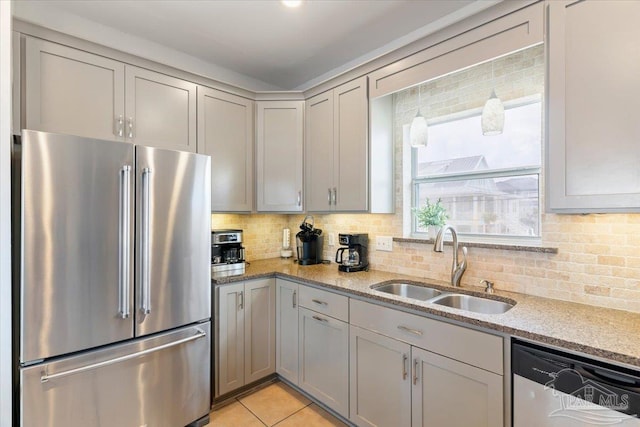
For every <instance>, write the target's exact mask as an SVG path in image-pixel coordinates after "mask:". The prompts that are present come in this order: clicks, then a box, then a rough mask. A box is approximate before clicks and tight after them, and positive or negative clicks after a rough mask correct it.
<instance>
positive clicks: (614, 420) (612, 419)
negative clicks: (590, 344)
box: [511, 340, 640, 427]
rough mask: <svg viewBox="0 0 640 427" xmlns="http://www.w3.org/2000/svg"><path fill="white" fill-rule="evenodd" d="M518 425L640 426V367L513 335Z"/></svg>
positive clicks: (514, 394)
mask: <svg viewBox="0 0 640 427" xmlns="http://www.w3.org/2000/svg"><path fill="white" fill-rule="evenodd" d="M511 358H512V360H511V367H512V372H513V374H512V384H513V400H512V402H513V412H512V413H513V426H514V427H547V426H549V427H565V426H569V427H584V426H603V425H613V426H625V427H627V426H634V427H638V426H640V419H639V418H638V416H639V414H640V372H638V371H634V370H631V369H626V368H622V367H618V366H614V365H611V364H608V363H604V362H599V361H594V360H591V359H588V358H585V357H581V356H576V355H572V354H569V353H565V352H562V351H557V350H552V349H548V348H545V347H541V346H538V345H535V344H531V343H527V342H524V341H517V340H514V342H513V344H512V349H511Z"/></svg>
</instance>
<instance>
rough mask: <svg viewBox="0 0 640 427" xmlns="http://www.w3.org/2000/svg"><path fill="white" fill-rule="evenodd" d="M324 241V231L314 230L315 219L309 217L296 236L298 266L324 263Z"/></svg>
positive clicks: (305, 219)
mask: <svg viewBox="0 0 640 427" xmlns="http://www.w3.org/2000/svg"><path fill="white" fill-rule="evenodd" d="M309 221H311V222H309ZM323 240H324V239H323V236H322V230H320V229H319V228H314V227H313V217H312V216H311V215H307V216H306V217H305V218H304V220H303V221H302V224H300V231H299V232H298V234H296V250H297V255H298V264H300V265H313V264H320V263H321V262H322V243H323Z"/></svg>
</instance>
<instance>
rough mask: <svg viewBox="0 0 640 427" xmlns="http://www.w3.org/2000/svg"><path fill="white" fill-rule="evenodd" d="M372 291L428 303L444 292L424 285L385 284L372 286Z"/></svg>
mask: <svg viewBox="0 0 640 427" xmlns="http://www.w3.org/2000/svg"><path fill="white" fill-rule="evenodd" d="M371 289H373V290H374V291H378V292H384V293H387V294H391V295H399V296H402V297H407V298H413V299H417V300H420V301H426V300H428V299H431V298H434V297H437V296H438V295H441V294H442V292H441V291H439V290H437V289H433V288H429V287H427V286H422V285H416V284H413V283H383V284H378V285H371Z"/></svg>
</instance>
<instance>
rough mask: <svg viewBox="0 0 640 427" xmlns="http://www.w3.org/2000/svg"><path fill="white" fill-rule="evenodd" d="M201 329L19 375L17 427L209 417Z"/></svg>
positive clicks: (130, 426)
mask: <svg viewBox="0 0 640 427" xmlns="http://www.w3.org/2000/svg"><path fill="white" fill-rule="evenodd" d="M210 329H211V325H210V323H209V322H207V323H202V324H198V325H195V326H190V327H186V328H181V329H178V330H174V331H172V332H169V333H164V334H160V335H156V336H153V337H151V338H145V339H139V340H136V341H131V342H129V343H126V344H121V345H116V346H111V347H108V348H104V349H100V350H97V351H92V352H88V353H82V354H79V355H77V356H72V357H68V358H63V359H59V360H56V361H52V362H50V363H42V364H38V365H34V366H30V367H27V368H22V369H21V370H20V380H21V396H20V397H21V399H20V409H21V410H20V417H21V425H22V426H24V427H32V426H33V427H36V426H37V427H41V426H54V427H56V426H65V427H76V426H77V427H86V426H119V427H142V426H148V427H180V426H185V425H187V424H189V423H191V422H193V421H195V420H197V419H198V418H201V417H203V416H205V415H206V414H207V413H208V412H209V402H210V398H209V393H210V377H211V376H210V353H211V336H210Z"/></svg>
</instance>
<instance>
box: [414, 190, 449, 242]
mask: <svg viewBox="0 0 640 427" xmlns="http://www.w3.org/2000/svg"><path fill="white" fill-rule="evenodd" d="M413 213H415V215H416V221H417V222H418V224H419V225H420V226H422V227H424V228H425V229H426V230H427V234H428V236H429V238H430V239H435V238H436V235H437V234H438V230H439V229H440V227H442V226H443V225H444V224H445V223H446V221H447V219H449V217H448V216H447V210H446V209H445V208H444V206H442V199H438V201H437V202H436V203H431V202H429V199H428V198H427V200H426V201H425V203H424V206H422V207H419V208H414V209H413Z"/></svg>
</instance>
